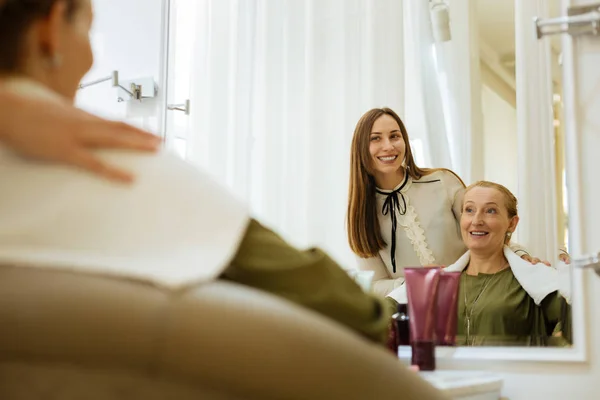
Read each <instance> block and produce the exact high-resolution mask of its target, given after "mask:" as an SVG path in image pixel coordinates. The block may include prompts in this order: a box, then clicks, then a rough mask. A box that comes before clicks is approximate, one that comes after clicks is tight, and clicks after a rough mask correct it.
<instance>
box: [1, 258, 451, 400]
mask: <svg viewBox="0 0 600 400" xmlns="http://www.w3.org/2000/svg"><path fill="white" fill-rule="evenodd" d="M50 398H52V399H61V400H74V399H86V400H108V399H110V400H120V399H127V400H138V399H139V400H142V399H143V400H154V399H177V400H187V399H228V400H230V399H231V400H233V399H261V400H268V399H310V400H315V399H327V400H334V399H344V400H348V399H361V400H362V399H377V400H386V399H390V400H392V399H393V400H399V399H407V400H413V399H415V400H416V399H419V400H423V399H436V400H437V399H442V398H443V397H442V396H441V395H440V394H439V393H438V392H437V391H435V390H434V389H433V388H431V387H430V386H428V385H427V384H426V383H424V382H423V381H422V380H421V379H419V378H418V376H417V375H416V374H415V373H413V372H410V371H407V370H406V368H405V367H404V366H403V365H402V364H401V363H400V362H399V361H398V360H397V359H396V358H395V357H394V356H392V355H391V354H390V353H389V352H388V351H387V350H385V349H384V348H382V347H381V346H378V345H375V344H372V343H369V342H367V341H366V340H364V339H363V338H361V337H359V336H358V335H356V334H354V333H353V332H351V331H349V330H347V329H345V328H344V327H342V326H340V325H338V324H336V323H335V322H332V321H330V320H328V319H326V318H323V317H321V316H320V315H317V314H316V313H313V312H310V311H307V310H305V309H303V308H300V307H298V306H296V305H294V304H291V303H288V302H286V301H284V300H281V299H279V298H276V297H274V296H270V295H268V294H265V293H262V292H258V291H256V290H253V289H250V288H247V287H243V286H240V285H236V284H232V283H227V282H223V281H217V282H213V283H207V284H203V285H199V286H198V287H195V288H193V289H190V290H187V291H185V292H181V293H172V292H166V291H164V290H160V289H157V288H155V287H153V286H151V285H148V284H143V283H139V282H134V281H129V280H126V279H119V278H107V277H98V276H90V275H86V274H79V273H73V272H63V271H51V270H45V269H35V268H24V267H11V266H3V267H0V399H11V400H37V399H50Z"/></svg>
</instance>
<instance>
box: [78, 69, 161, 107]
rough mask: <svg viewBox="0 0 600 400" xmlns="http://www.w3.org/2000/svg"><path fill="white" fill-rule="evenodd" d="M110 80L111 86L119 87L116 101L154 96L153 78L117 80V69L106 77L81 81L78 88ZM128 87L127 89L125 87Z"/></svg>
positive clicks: (140, 99)
mask: <svg viewBox="0 0 600 400" xmlns="http://www.w3.org/2000/svg"><path fill="white" fill-rule="evenodd" d="M106 81H111V83H112V86H113V87H116V88H118V89H119V95H118V97H117V101H119V102H121V101H127V100H139V101H142V100H143V99H149V98H152V97H156V92H157V90H156V85H155V84H154V79H153V78H151V77H150V78H139V79H133V80H130V81H124V82H120V81H119V71H113V72H112V74H110V75H109V76H107V77H104V78H100V79H96V80H94V81H91V82H86V83H81V84H80V85H79V89H84V88H86V87H88V86H93V85H97V84H98V83H102V82H106ZM127 87H129V89H128V88H127Z"/></svg>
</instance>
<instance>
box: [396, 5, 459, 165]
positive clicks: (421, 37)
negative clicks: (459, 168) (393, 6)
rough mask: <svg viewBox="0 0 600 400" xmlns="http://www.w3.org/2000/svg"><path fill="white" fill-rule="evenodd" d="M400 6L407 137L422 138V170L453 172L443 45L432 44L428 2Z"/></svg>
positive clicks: (448, 98)
mask: <svg viewBox="0 0 600 400" xmlns="http://www.w3.org/2000/svg"><path fill="white" fill-rule="evenodd" d="M403 3H404V4H405V7H406V8H405V37H406V46H405V51H406V53H405V60H406V77H407V79H406V89H407V98H406V114H405V120H406V121H405V122H406V125H407V130H408V132H409V134H410V135H411V136H414V135H415V134H416V135H417V136H418V137H419V136H420V137H421V138H423V140H424V144H425V148H426V151H425V158H426V166H428V167H436V168H438V167H445V168H450V169H454V167H455V165H454V164H455V163H453V160H452V151H451V147H450V145H451V142H452V138H451V133H452V131H451V112H452V111H453V109H452V107H451V103H450V101H451V100H452V98H451V96H450V94H449V92H448V89H447V86H446V83H447V80H446V76H447V72H448V69H449V61H448V59H447V57H448V56H447V52H446V51H445V48H446V47H447V45H445V44H443V43H440V44H437V45H436V44H435V43H434V39H433V32H432V26H431V14H430V4H429V1H424V0H407V1H404V2H403ZM443 95H445V96H446V97H443ZM457 158H458V157H457Z"/></svg>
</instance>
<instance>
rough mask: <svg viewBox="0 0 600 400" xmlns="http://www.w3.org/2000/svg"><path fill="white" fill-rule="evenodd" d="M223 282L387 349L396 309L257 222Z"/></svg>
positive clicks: (322, 257) (316, 253) (315, 252)
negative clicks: (301, 310) (280, 300)
mask: <svg viewBox="0 0 600 400" xmlns="http://www.w3.org/2000/svg"><path fill="white" fill-rule="evenodd" d="M222 278H223V279H226V280H230V281H234V282H237V283H240V284H244V285H247V286H251V287H253V288H256V289H259V290H263V291H265V292H269V293H272V294H275V295H277V296H280V297H283V298H284V299H287V300H289V301H292V302H294V303H297V304H300V305H302V306H304V307H307V308H309V309H311V310H314V311H316V312H318V313H321V314H323V315H325V316H327V317H329V318H331V319H333V320H335V321H337V322H339V323H340V324H343V325H346V326H347V327H349V328H351V329H353V330H355V331H357V332H359V333H360V334H362V335H364V336H365V337H367V338H369V339H371V340H375V341H378V342H382V343H384V342H385V341H386V339H387V334H388V327H389V323H390V316H391V314H392V312H393V303H391V302H387V301H386V300H384V299H380V298H378V297H376V296H374V295H372V294H369V293H365V292H364V291H363V290H362V289H361V288H360V287H359V286H358V284H356V283H355V282H354V280H353V279H352V278H350V276H349V275H348V274H347V273H346V272H345V271H344V270H343V269H342V268H340V266H339V265H338V264H337V263H336V262H335V261H333V260H332V259H331V258H330V257H329V256H327V254H325V253H324V252H323V251H321V250H319V249H309V250H305V251H301V250H298V249H296V248H294V247H292V246H290V245H289V244H288V243H286V242H285V241H284V240H283V239H282V238H281V237H279V236H278V235H277V234H275V233H274V232H273V231H271V230H269V229H267V228H265V227H264V226H262V225H261V224H260V223H258V222H257V221H255V220H251V221H250V223H249V225H248V228H247V230H246V233H245V235H244V238H243V240H242V242H241V244H240V247H239V249H238V251H237V254H236V255H235V257H234V258H233V260H232V261H231V264H230V266H229V267H228V268H227V269H226V270H225V272H224V273H223V275H222Z"/></svg>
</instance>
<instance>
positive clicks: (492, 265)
mask: <svg viewBox="0 0 600 400" xmlns="http://www.w3.org/2000/svg"><path fill="white" fill-rule="evenodd" d="M518 223H519V216H518V213H517V199H516V198H515V196H514V195H513V194H512V193H511V192H510V191H509V190H508V189H507V188H505V187H504V186H502V185H500V184H497V183H493V182H488V181H479V182H476V183H474V184H472V185H470V186H469V187H468V188H467V189H466V190H465V195H464V199H463V202H462V211H461V216H460V230H461V236H462V239H463V241H464V243H465V245H466V247H467V249H468V251H467V252H466V253H465V254H464V255H463V256H462V257H460V258H459V259H458V261H456V262H455V263H454V264H452V265H450V266H448V267H447V268H445V270H446V271H461V272H462V275H461V278H460V292H459V298H458V301H459V304H458V329H457V331H458V332H457V333H458V335H457V343H458V344H459V345H471V346H476V345H488V346H489V345H506V346H527V345H534V346H543V345H547V344H548V343H549V341H550V338H551V337H552V333H553V331H554V329H555V328H556V326H557V325H558V324H559V323H561V325H562V333H563V335H564V338H565V339H567V340H569V338H570V319H569V315H570V309H569V306H568V302H569V301H570V286H569V282H568V280H565V279H564V278H563V275H562V274H559V272H558V271H557V270H556V269H554V268H548V267H547V266H544V265H541V264H538V265H531V264H529V263H528V262H527V261H524V260H523V259H521V258H520V257H518V256H517V255H516V254H515V253H514V252H512V251H511V250H510V249H509V248H508V246H507V243H508V241H509V240H510V237H511V236H512V234H513V232H514V231H515V229H516V227H517V224H518ZM389 296H390V297H392V298H394V299H395V300H397V301H399V302H406V293H405V288H404V287H400V288H398V289H396V290H395V291H393V292H392V293H390V295H389Z"/></svg>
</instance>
